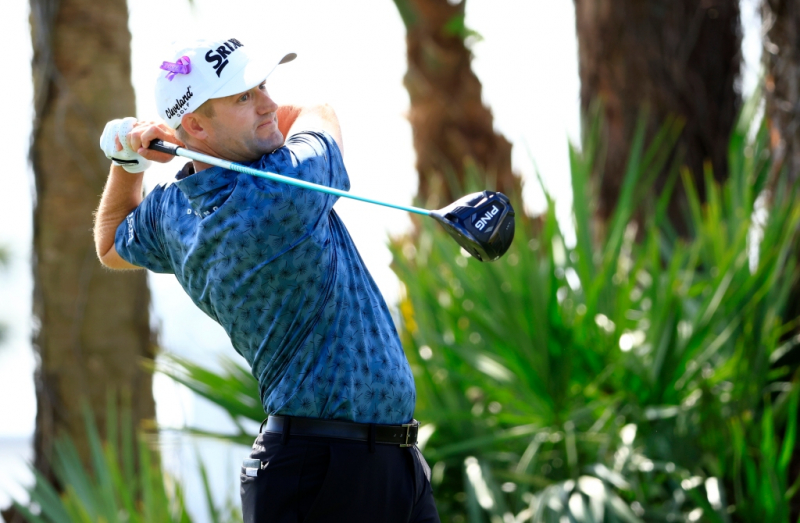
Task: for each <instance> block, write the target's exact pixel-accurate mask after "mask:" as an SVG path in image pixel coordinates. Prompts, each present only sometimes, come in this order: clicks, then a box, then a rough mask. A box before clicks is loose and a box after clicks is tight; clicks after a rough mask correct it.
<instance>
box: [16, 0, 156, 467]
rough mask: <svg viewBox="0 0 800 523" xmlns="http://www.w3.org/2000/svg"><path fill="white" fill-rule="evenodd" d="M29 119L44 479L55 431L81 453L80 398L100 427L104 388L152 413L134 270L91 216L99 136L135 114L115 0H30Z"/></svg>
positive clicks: (104, 165) (146, 332)
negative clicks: (103, 247)
mask: <svg viewBox="0 0 800 523" xmlns="http://www.w3.org/2000/svg"><path fill="white" fill-rule="evenodd" d="M31 35H32V40H33V49H34V56H33V80H34V103H35V110H36V117H35V121H34V126H33V141H32V146H31V162H32V164H33V171H34V176H35V184H36V205H35V208H34V216H33V220H34V221H33V224H34V226H33V243H34V245H33V252H34V260H33V272H34V305H33V306H34V311H33V312H34V316H35V318H36V319H37V321H38V326H37V328H36V329H35V333H34V340H33V341H34V347H35V350H36V351H37V353H38V359H39V366H38V369H37V373H36V393H37V407H38V412H37V416H36V433H35V437H34V451H35V455H36V458H35V466H36V468H38V469H39V470H40V471H42V472H43V473H44V474H45V475H46V476H48V477H50V478H51V479H52V473H51V465H50V458H51V453H52V445H53V439H54V437H57V436H61V435H69V436H70V437H72V438H73V440H74V441H75V442H76V444H77V446H78V449H79V451H80V452H81V454H82V456H83V457H84V459H85V460H86V461H87V462H88V460H87V459H86V458H87V456H88V453H87V449H88V445H87V442H86V432H85V430H84V424H83V417H82V415H81V405H82V403H83V402H84V401H85V402H87V403H88V405H89V406H90V407H91V409H92V411H93V413H94V415H95V419H96V420H97V423H98V426H99V427H100V428H101V429H102V428H103V427H105V412H106V400H107V398H108V394H109V392H110V391H112V390H116V391H122V392H128V393H130V395H131V409H132V413H133V420H134V422H139V421H140V420H143V419H152V418H154V414H155V406H154V402H153V394H152V380H151V376H150V374H149V372H147V371H145V370H143V369H142V366H141V361H142V359H143V358H151V359H152V358H153V357H154V344H153V343H152V341H151V333H150V326H149V318H148V304H149V292H148V289H147V280H146V273H145V272H144V271H128V272H110V271H108V270H105V269H103V268H102V267H101V265H100V263H99V262H98V260H97V256H96V255H95V250H94V242H93V239H92V232H91V231H92V214H93V211H94V209H95V208H96V206H97V204H98V202H99V195H100V194H101V193H102V189H103V185H104V183H105V181H106V177H107V174H108V168H109V161H108V160H107V159H106V158H105V157H104V156H103V154H102V152H101V151H100V148H99V146H98V140H99V137H100V132H101V131H102V129H103V125H104V124H105V122H106V121H108V120H111V119H113V118H120V117H123V116H126V115H131V114H134V113H135V104H134V93H133V87H132V85H131V78H130V77H131V71H130V69H131V66H130V39H131V36H130V33H129V31H128V9H127V4H126V2H125V0H111V1H108V2H104V3H103V4H102V6H101V7H98V4H97V3H96V2H94V1H92V0H31Z"/></svg>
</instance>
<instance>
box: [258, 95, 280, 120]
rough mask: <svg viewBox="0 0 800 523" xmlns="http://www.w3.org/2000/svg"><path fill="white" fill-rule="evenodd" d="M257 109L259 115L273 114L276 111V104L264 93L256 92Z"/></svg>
mask: <svg viewBox="0 0 800 523" xmlns="http://www.w3.org/2000/svg"><path fill="white" fill-rule="evenodd" d="M258 102H259V103H258V109H259V113H260V114H266V113H271V112H274V111H276V110H277V109H278V107H279V106H278V104H277V103H275V100H273V99H272V98H271V97H270V95H269V94H267V92H266V91H260V90H259V91H258Z"/></svg>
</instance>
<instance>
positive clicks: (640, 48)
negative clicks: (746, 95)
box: [575, 0, 741, 235]
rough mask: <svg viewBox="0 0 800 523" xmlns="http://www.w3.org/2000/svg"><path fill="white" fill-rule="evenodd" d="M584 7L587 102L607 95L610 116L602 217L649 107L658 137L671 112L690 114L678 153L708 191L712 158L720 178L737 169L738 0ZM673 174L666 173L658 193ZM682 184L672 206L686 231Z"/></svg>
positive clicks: (579, 9)
mask: <svg viewBox="0 0 800 523" xmlns="http://www.w3.org/2000/svg"><path fill="white" fill-rule="evenodd" d="M575 10H576V26H577V33H578V49H579V73H580V78H581V105H582V108H583V112H584V114H589V108H590V107H591V106H592V105H593V104H594V103H595V102H596V101H597V100H599V101H600V102H601V103H602V113H603V117H604V130H603V131H604V133H603V134H604V138H605V141H606V143H607V154H606V158H605V162H604V164H603V165H601V166H599V169H598V176H597V177H596V180H597V183H598V192H599V196H600V199H599V200H600V201H599V209H598V214H599V216H598V217H599V218H600V222H601V223H604V222H605V221H606V220H607V219H608V217H609V216H610V215H611V213H612V212H613V209H614V207H615V205H616V202H617V199H618V196H619V191H620V187H621V183H622V179H623V176H624V172H625V164H626V161H627V159H628V154H629V148H630V143H631V140H632V137H633V132H634V128H635V125H636V121H637V118H638V116H639V114H640V111H641V110H642V108H645V107H646V108H648V110H649V112H648V115H649V116H648V118H649V120H648V123H649V125H648V132H649V135H650V136H652V135H653V134H654V133H655V131H656V130H657V129H658V128H659V126H660V125H662V124H663V123H664V122H665V121H666V120H667V118H668V117H670V116H677V117H679V118H681V119H682V120H683V121H684V122H685V123H684V128H683V133H682V136H681V138H680V141H679V144H678V149H677V151H676V153H677V154H680V155H681V158H682V163H683V164H685V165H686V166H688V168H689V169H690V170H691V174H692V176H693V178H694V180H695V181H696V185H697V186H698V188H699V189H700V196H701V198H704V196H705V191H704V187H703V183H704V182H703V169H704V164H707V165H708V166H709V167H710V168H711V169H712V171H713V176H714V178H715V179H716V180H724V179H726V178H727V176H728V161H727V148H728V141H729V138H730V134H731V131H732V129H733V126H734V124H735V120H736V117H737V113H738V111H739V107H740V105H741V101H740V96H739V94H738V93H737V92H736V90H735V88H734V85H735V82H736V80H737V78H738V77H739V69H740V62H741V52H740V48H741V29H740V17H739V3H738V0H650V1H644V0H575ZM600 173H602V178H600V176H599V174H600ZM665 182H666V173H663V175H662V176H660V177H659V178H658V180H657V182H656V186H655V187H654V188H653V195H654V196H657V195H658V194H660V193H661V192H662V190H663V188H664V185H665ZM680 185H681V184H680V183H679V184H677V191H676V193H675V195H674V197H673V198H672V199H671V202H670V206H669V209H668V213H669V218H670V221H671V223H672V225H673V226H674V227H675V229H676V231H677V232H678V233H679V234H682V235H686V234H688V233H689V231H688V230H687V228H686V225H685V223H684V220H683V219H682V217H683V216H686V215H687V214H686V213H687V212H688V209H687V207H686V199H685V196H684V192H683V190H682V187H681V186H680Z"/></svg>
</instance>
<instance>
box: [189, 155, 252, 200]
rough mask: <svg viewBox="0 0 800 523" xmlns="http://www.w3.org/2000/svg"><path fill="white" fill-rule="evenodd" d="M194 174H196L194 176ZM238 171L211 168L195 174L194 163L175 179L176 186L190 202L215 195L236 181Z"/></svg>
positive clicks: (190, 163)
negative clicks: (209, 194)
mask: <svg viewBox="0 0 800 523" xmlns="http://www.w3.org/2000/svg"><path fill="white" fill-rule="evenodd" d="M193 173H194V174H193ZM236 176H237V173H236V171H231V170H230V169H224V168H222V167H209V168H208V169H203V170H202V171H200V172H198V173H195V172H194V165H193V164H192V162H189V163H187V164H186V165H184V166H183V168H182V169H181V170H180V172H179V173H178V174H177V176H176V177H175V185H177V186H178V188H179V189H180V190H181V191H182V192H183V194H185V195H186V198H188V199H189V200H190V201H192V200H195V199H197V198H200V197H201V196H203V195H205V194H208V193H215V192H216V191H218V190H219V189H221V188H222V187H225V186H227V185H230V183H231V182H233V181H234V180H235V179H236Z"/></svg>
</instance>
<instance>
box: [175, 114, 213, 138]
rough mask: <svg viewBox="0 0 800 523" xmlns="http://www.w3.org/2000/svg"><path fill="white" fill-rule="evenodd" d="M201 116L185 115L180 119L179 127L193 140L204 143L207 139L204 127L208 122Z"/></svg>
mask: <svg viewBox="0 0 800 523" xmlns="http://www.w3.org/2000/svg"><path fill="white" fill-rule="evenodd" d="M206 120H207V119H206V118H204V117H203V115H202V114H198V113H186V114H184V115H183V116H182V117H181V127H183V130H184V131H185V132H186V134H188V135H189V136H191V137H192V138H194V139H195V140H199V141H205V140H206V139H207V138H208V131H207V129H206V126H207V124H208V122H207V121H206Z"/></svg>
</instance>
